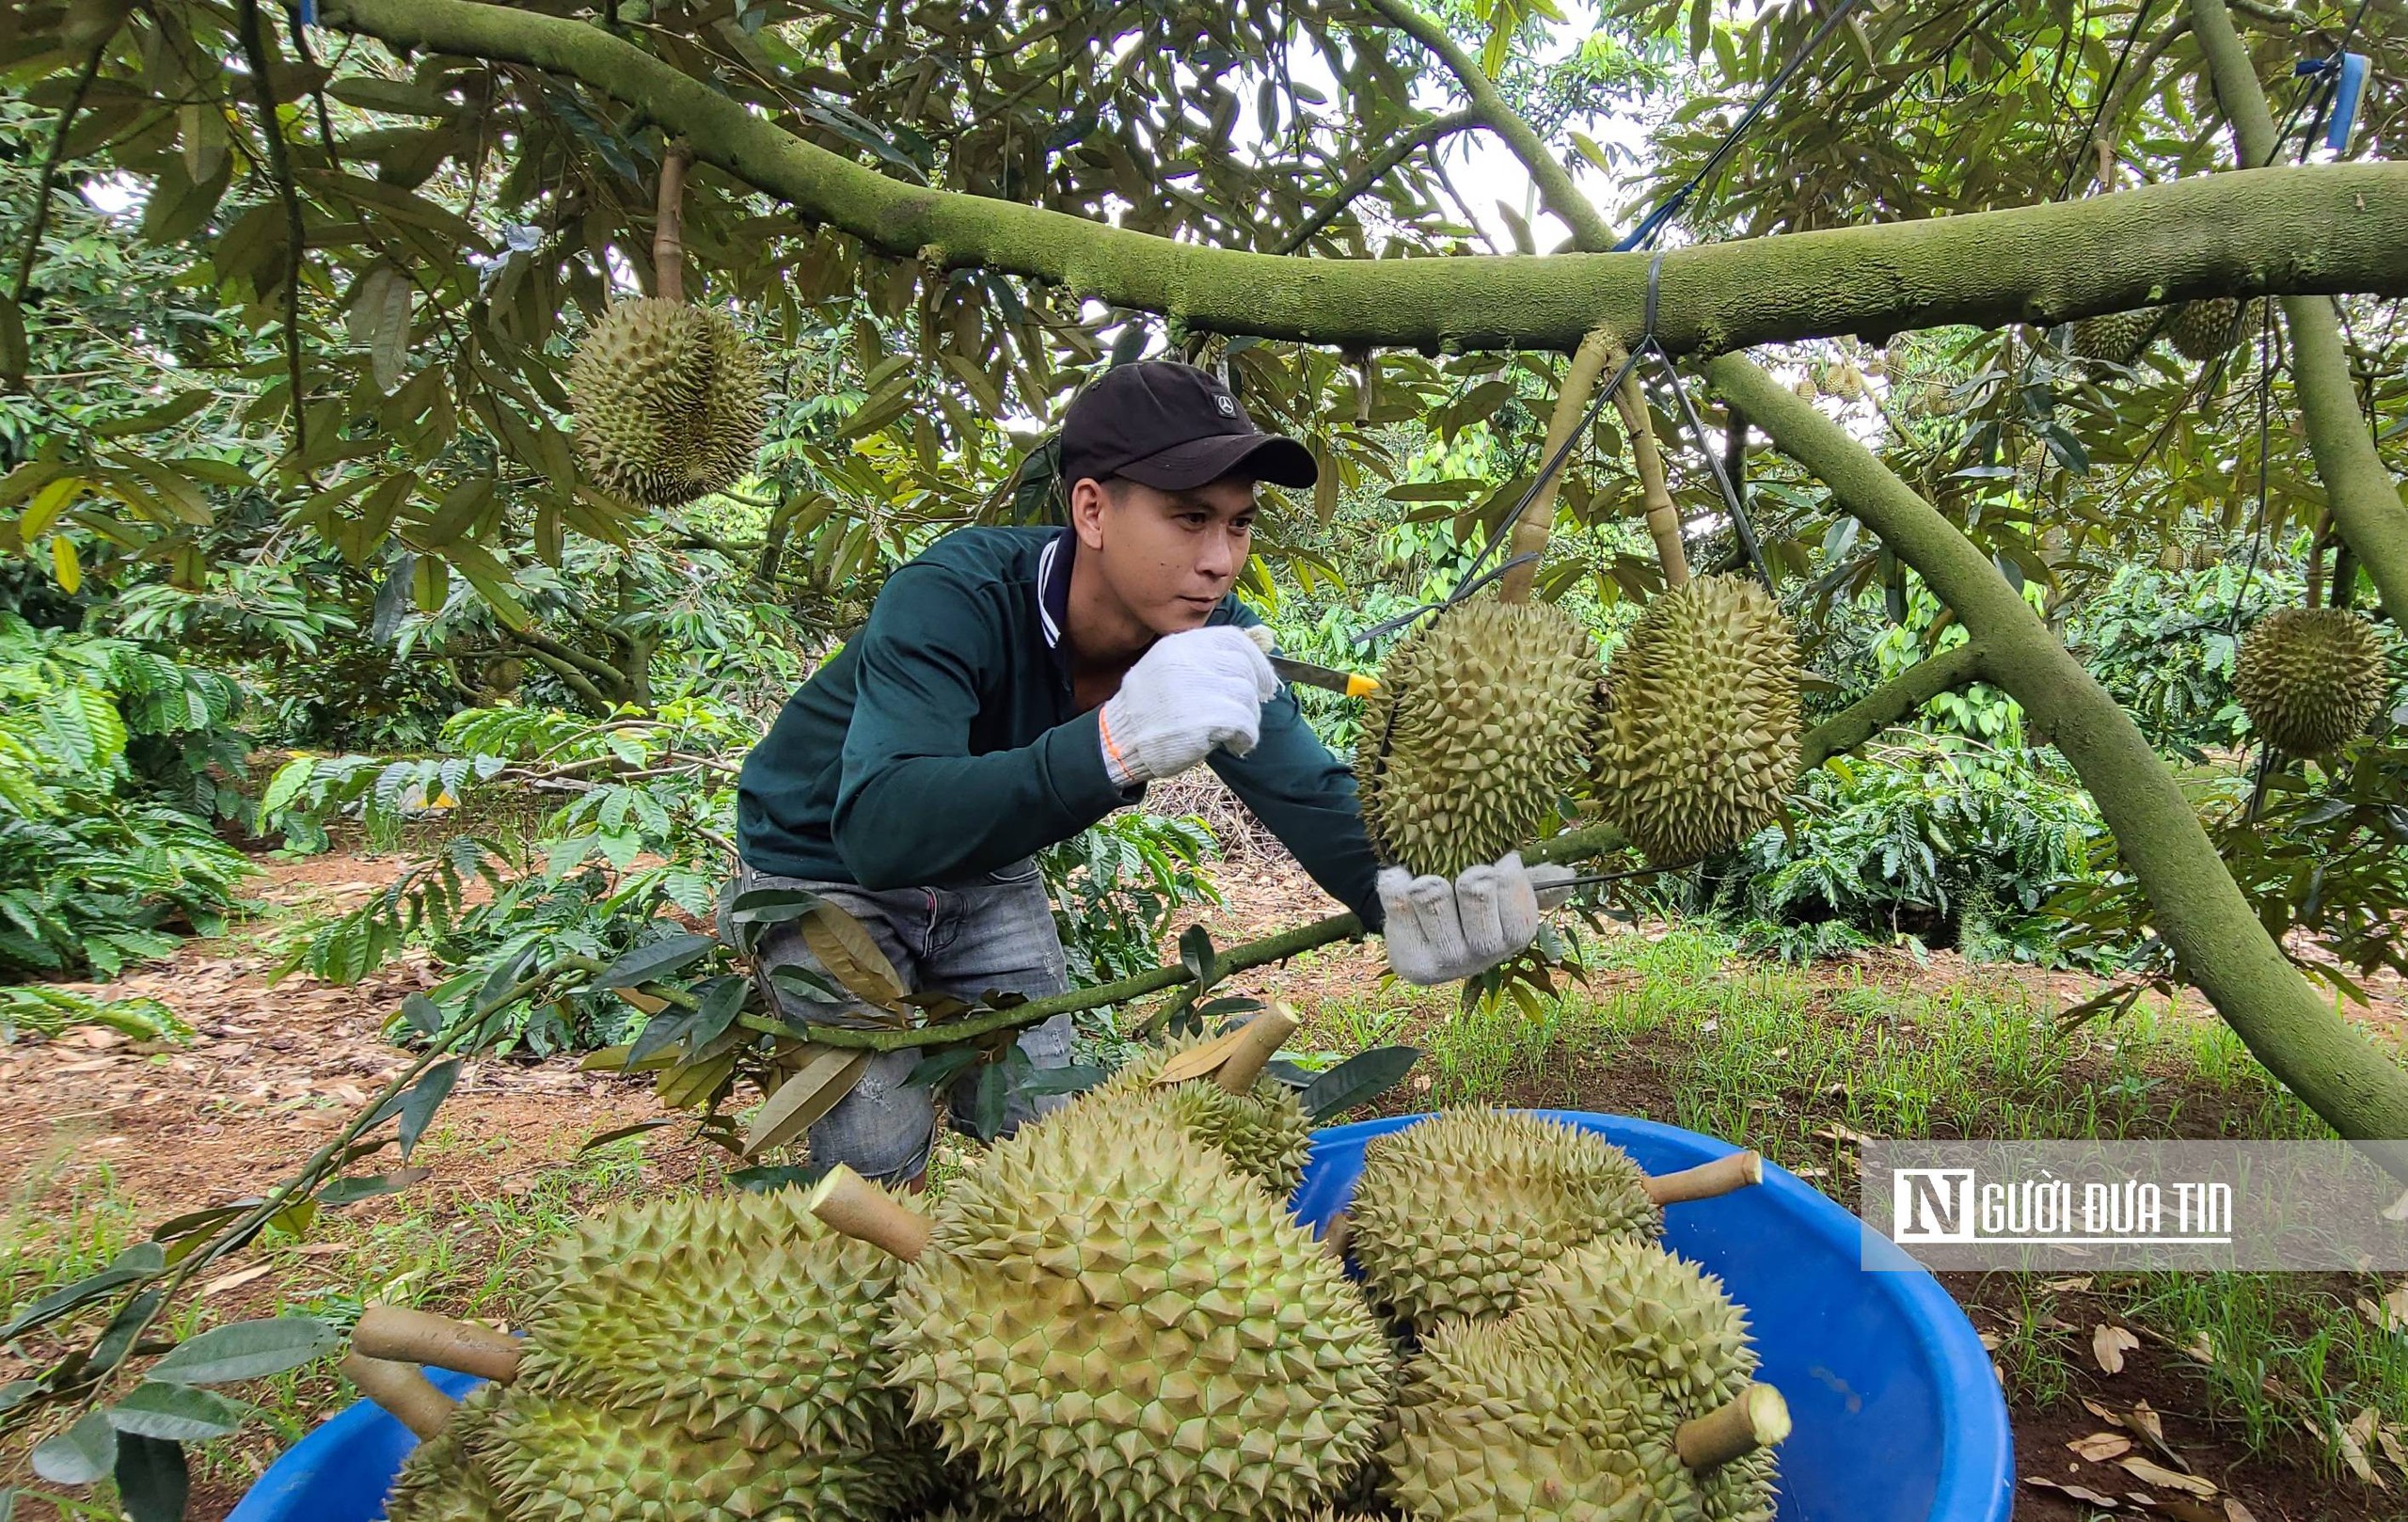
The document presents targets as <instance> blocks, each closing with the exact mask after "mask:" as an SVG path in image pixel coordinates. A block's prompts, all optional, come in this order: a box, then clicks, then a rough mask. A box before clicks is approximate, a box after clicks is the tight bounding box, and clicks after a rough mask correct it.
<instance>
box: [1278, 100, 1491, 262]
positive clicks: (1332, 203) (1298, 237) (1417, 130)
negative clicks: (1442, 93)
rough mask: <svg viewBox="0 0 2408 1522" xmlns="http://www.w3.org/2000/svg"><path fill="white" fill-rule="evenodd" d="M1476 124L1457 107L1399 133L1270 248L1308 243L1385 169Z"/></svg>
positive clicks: (1291, 250)
mask: <svg viewBox="0 0 2408 1522" xmlns="http://www.w3.org/2000/svg"><path fill="white" fill-rule="evenodd" d="M1477 125H1479V119H1478V118H1477V117H1475V116H1473V114H1472V113H1471V112H1469V111H1457V112H1455V113H1453V114H1452V115H1450V116H1443V117H1432V118H1431V119H1429V120H1427V121H1424V122H1420V123H1418V124H1416V125H1415V126H1413V127H1411V128H1409V129H1407V130H1406V131H1405V132H1404V133H1402V134H1401V135H1399V136H1398V137H1397V139H1396V140H1395V141H1394V142H1391V143H1390V144H1388V146H1387V147H1386V148H1384V149H1381V150H1380V151H1378V152H1377V153H1374V154H1372V155H1371V158H1370V162H1369V163H1367V164H1365V165H1364V166H1362V167H1361V168H1359V169H1357V170H1355V172H1354V173H1353V174H1352V175H1349V176H1348V177H1347V179H1346V182H1345V183H1343V184H1341V185H1339V187H1338V194H1337V195H1335V196H1332V197H1331V198H1329V199H1328V200H1326V201H1324V202H1323V203H1322V204H1321V205H1320V206H1318V207H1315V208H1314V209H1313V214H1312V215H1310V216H1308V217H1307V218H1305V220H1304V222H1303V223H1302V225H1300V226H1299V227H1298V228H1297V229H1296V230H1295V231H1293V232H1291V233H1290V234H1288V236H1286V237H1285V238H1282V239H1280V240H1279V246H1278V247H1276V248H1275V249H1273V250H1272V252H1274V253H1278V254H1292V253H1294V252H1295V251H1296V250H1297V249H1299V248H1302V247H1303V246H1305V245H1306V244H1307V243H1310V242H1311V241H1312V239H1313V236H1314V234H1316V233H1318V232H1320V231H1321V230H1322V229H1323V228H1325V227H1327V226H1329V225H1330V224H1331V223H1332V222H1334V221H1336V220H1338V217H1339V214H1340V213H1342V212H1344V211H1345V210H1346V208H1348V207H1349V206H1352V205H1354V204H1355V200H1356V198H1359V197H1360V196H1362V194H1363V193H1364V192H1365V191H1367V190H1369V189H1370V188H1371V187H1372V186H1373V185H1375V184H1378V183H1379V182H1380V181H1381V180H1382V179H1383V178H1385V177H1386V174H1387V172H1388V171H1389V170H1391V169H1393V168H1395V167H1396V166H1398V165H1400V164H1402V163H1403V162H1404V161H1405V160H1406V159H1409V158H1411V157H1412V156H1413V155H1414V154H1415V153H1417V152H1418V151H1421V150H1422V149H1424V148H1427V147H1429V146H1430V145H1431V144H1433V143H1435V142H1437V141H1438V140H1439V139H1440V138H1442V137H1450V136H1452V135H1454V134H1456V133H1459V132H1462V131H1463V130H1464V129H1465V128H1467V127H1474V126H1477Z"/></svg>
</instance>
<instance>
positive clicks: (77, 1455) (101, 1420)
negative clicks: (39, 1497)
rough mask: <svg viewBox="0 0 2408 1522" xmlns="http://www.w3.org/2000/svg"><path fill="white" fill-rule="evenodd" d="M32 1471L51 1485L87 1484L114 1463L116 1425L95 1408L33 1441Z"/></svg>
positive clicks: (110, 1467)
mask: <svg viewBox="0 0 2408 1522" xmlns="http://www.w3.org/2000/svg"><path fill="white" fill-rule="evenodd" d="M33 1466H34V1473H36V1474H38V1475H40V1476H41V1477H42V1478H43V1479H44V1480H47V1481H49V1482H51V1483H52V1484H54V1485H88V1484H90V1483H91V1482H94V1481H95V1480H99V1479H101V1478H102V1477H103V1476H104V1475H106V1474H107V1473H108V1472H109V1471H110V1470H112V1469H114V1468H116V1467H117V1429H116V1428H115V1427H112V1426H110V1425H109V1419H108V1418H107V1417H105V1416H103V1415H102V1414H101V1413H100V1412H98V1411H87V1412H86V1413H84V1416H83V1418H82V1419H80V1420H78V1421H77V1422H76V1423H75V1425H73V1426H72V1427H70V1428H68V1429H67V1430H66V1431H65V1432H63V1433H60V1434H59V1435H57V1436H55V1437H53V1438H51V1439H49V1440H48V1441H47V1442H43V1443H40V1444H37V1445H35V1448H34V1451H33Z"/></svg>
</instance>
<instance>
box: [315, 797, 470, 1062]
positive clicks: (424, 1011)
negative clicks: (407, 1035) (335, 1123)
mask: <svg viewBox="0 0 2408 1522" xmlns="http://www.w3.org/2000/svg"><path fill="white" fill-rule="evenodd" d="M279 780H281V775H280V774H279ZM402 1019H403V1020H404V1021H406V1022H407V1023H408V1024H409V1027H410V1029H412V1030H414V1031H416V1032H418V1033H419V1034H420V1036H428V1037H433V1036H440V1035H442V1034H443V1007H442V1006H441V1005H438V1004H436V1002H435V1001H434V1000H433V999H430V998H428V997H427V996H426V995H425V994H423V993H413V994H411V995H410V996H409V997H408V998H406V999H404V1000H403V1001H402Z"/></svg>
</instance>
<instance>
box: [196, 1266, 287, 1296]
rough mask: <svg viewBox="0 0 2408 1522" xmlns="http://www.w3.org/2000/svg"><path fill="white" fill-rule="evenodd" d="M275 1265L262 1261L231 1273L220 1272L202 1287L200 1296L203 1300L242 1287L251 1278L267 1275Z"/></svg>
mask: <svg viewBox="0 0 2408 1522" xmlns="http://www.w3.org/2000/svg"><path fill="white" fill-rule="evenodd" d="M275 1266H276V1265H275V1264H274V1263H260V1264H256V1265H254V1266H253V1267H250V1268H238V1269H236V1270H235V1271H234V1272H233V1273H231V1274H220V1275H218V1276H216V1277H215V1278H214V1279H211V1280H210V1281H209V1282H208V1283H207V1284H204V1285H202V1286H201V1287H200V1297H201V1298H202V1299H203V1300H206V1299H208V1298H209V1297H210V1296H211V1295H213V1294H220V1293H223V1292H226V1291H228V1290H236V1289H240V1288H242V1287H243V1286H244V1285H246V1284H248V1283H250V1282H251V1280H253V1279H255V1278H259V1277H261V1276H263V1275H265V1274H266V1273H267V1272H268V1271H269V1270H270V1269H273V1268H274V1267H275Z"/></svg>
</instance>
